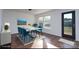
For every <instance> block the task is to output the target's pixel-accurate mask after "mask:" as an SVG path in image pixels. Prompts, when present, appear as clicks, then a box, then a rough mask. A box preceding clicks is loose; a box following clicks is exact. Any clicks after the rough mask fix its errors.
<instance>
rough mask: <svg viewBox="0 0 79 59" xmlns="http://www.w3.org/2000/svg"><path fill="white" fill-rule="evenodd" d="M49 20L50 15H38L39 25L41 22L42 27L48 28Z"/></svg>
mask: <svg viewBox="0 0 79 59" xmlns="http://www.w3.org/2000/svg"><path fill="white" fill-rule="evenodd" d="M50 20H51V16H44V17H39V25H40V24H43V25H42V26H43V28H47V29H49V28H50Z"/></svg>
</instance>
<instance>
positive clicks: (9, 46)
mask: <svg viewBox="0 0 79 59" xmlns="http://www.w3.org/2000/svg"><path fill="white" fill-rule="evenodd" d="M10 48H11V43H7V44H4V45H0V49H10Z"/></svg>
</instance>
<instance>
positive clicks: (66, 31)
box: [62, 11, 75, 40]
mask: <svg viewBox="0 0 79 59" xmlns="http://www.w3.org/2000/svg"><path fill="white" fill-rule="evenodd" d="M62 36H63V37H66V38H71V39H72V40H75V11H70V12H64V13H62Z"/></svg>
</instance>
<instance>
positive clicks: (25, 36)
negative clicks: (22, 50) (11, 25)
mask: <svg viewBox="0 0 79 59" xmlns="http://www.w3.org/2000/svg"><path fill="white" fill-rule="evenodd" d="M22 31H23V32H22V35H23V39H24V43H28V42H30V41H31V40H32V36H31V35H30V34H29V32H28V31H26V29H23V28H22Z"/></svg>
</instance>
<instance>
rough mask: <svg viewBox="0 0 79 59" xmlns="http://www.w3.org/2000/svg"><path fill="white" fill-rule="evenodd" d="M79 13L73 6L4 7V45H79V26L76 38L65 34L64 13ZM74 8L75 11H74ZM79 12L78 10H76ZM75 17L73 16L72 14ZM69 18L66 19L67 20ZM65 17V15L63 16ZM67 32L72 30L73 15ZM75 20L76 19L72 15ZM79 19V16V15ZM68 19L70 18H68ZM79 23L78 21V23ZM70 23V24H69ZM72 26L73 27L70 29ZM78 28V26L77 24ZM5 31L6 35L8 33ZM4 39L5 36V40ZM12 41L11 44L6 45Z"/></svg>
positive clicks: (43, 46) (45, 47)
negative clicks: (41, 7)
mask: <svg viewBox="0 0 79 59" xmlns="http://www.w3.org/2000/svg"><path fill="white" fill-rule="evenodd" d="M65 12H67V13H70V14H67V15H66V16H65V17H66V19H67V17H68V18H69V16H68V15H70V18H71V14H73V16H74V14H75V12H77V13H78V10H71V9H3V10H2V21H1V23H2V24H1V33H2V34H1V37H2V38H1V40H2V41H1V44H2V48H12V49H27V48H29V49H30V48H31V49H38V48H39V49H43V48H44V49H48V48H55V49H57V48H78V47H77V46H79V45H77V44H76V43H75V42H78V30H77V31H74V32H76V34H77V35H76V39H74V40H75V41H73V40H72V38H67V37H63V35H62V29H64V27H62V25H61V24H62V16H61V15H62V14H63V15H64V14H66V13H65ZM72 12H74V13H72ZM76 15H77V16H78V14H76ZM72 18H73V17H72ZM66 19H65V20H66ZM63 20H64V17H63ZM67 20H69V21H68V23H69V24H68V25H66V29H65V30H66V32H65V33H67V34H68V32H69V33H71V32H72V31H71V27H70V26H71V23H70V21H71V19H67ZM72 20H73V19H72ZM76 20H78V17H76ZM66 22H67V21H66ZM77 24H79V23H76V25H77ZM68 26H69V27H68ZM68 28H69V29H68ZM76 29H78V27H76ZM4 34H5V35H4ZM3 39H4V40H3ZM7 44H8V46H6V45H7Z"/></svg>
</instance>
